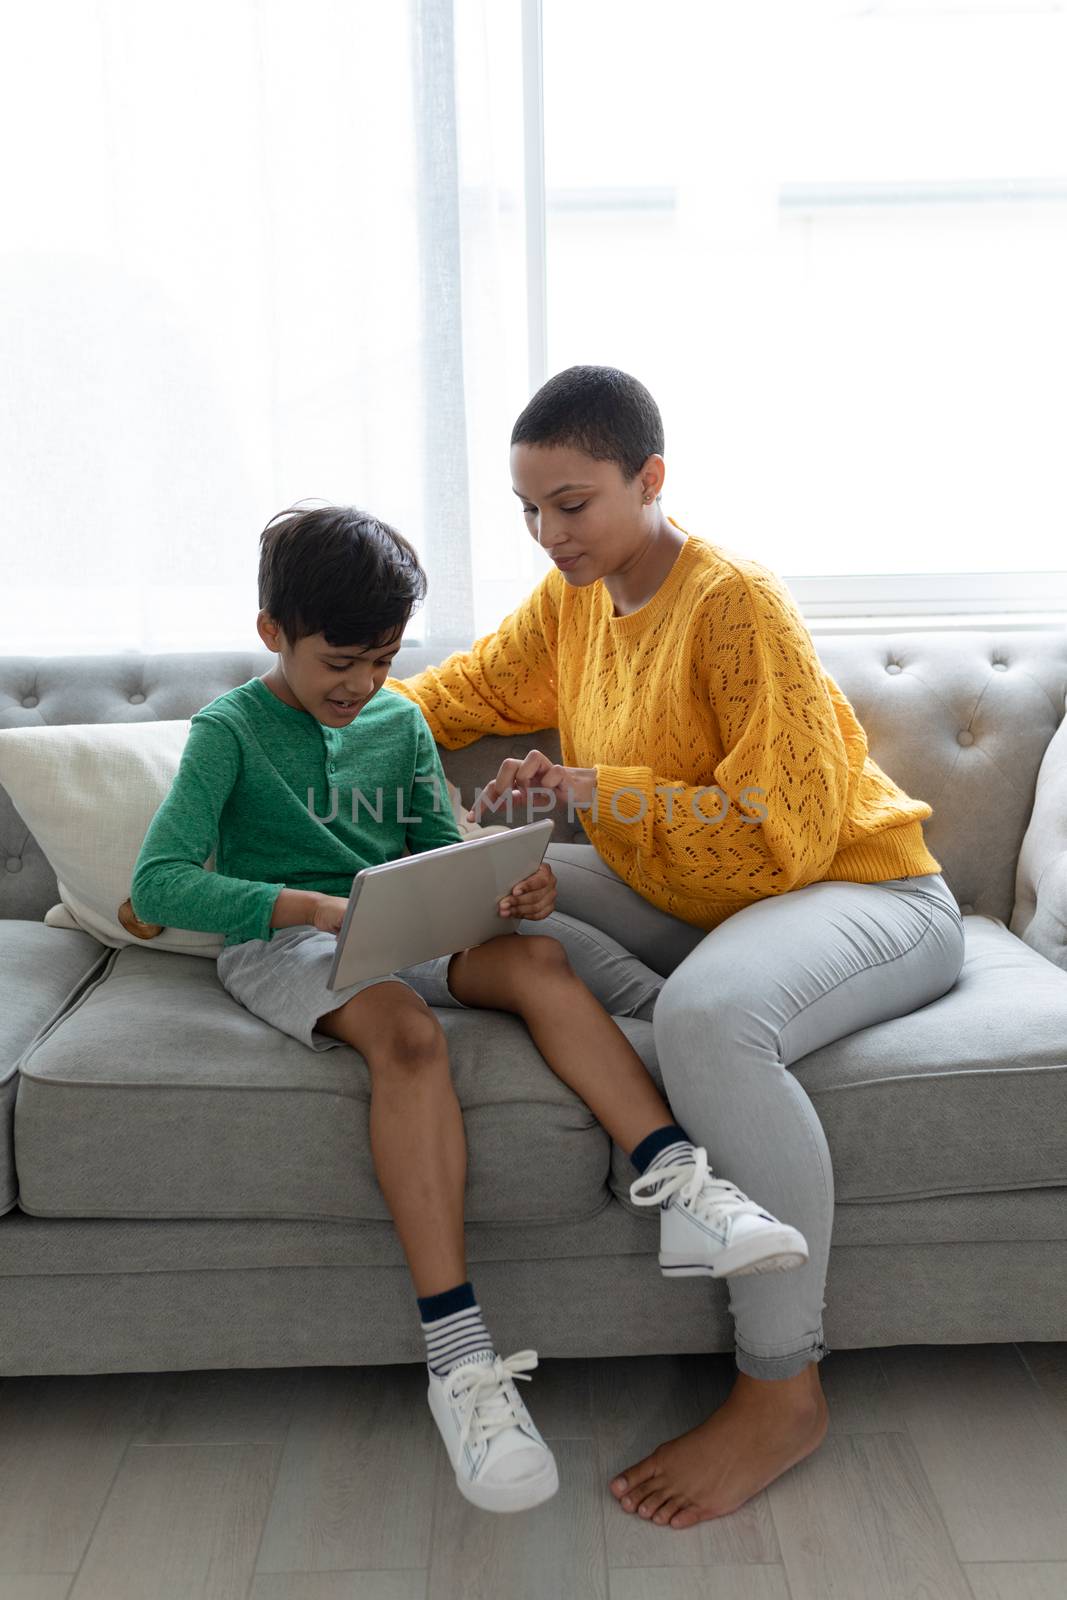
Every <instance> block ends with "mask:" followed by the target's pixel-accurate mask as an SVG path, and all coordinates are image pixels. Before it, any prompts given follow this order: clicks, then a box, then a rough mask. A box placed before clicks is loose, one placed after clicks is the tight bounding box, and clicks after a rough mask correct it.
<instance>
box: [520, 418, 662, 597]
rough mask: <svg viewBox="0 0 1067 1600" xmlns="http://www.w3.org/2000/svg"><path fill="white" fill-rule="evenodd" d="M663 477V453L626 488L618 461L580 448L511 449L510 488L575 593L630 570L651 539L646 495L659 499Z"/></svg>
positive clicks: (537, 446)
mask: <svg viewBox="0 0 1067 1600" xmlns="http://www.w3.org/2000/svg"><path fill="white" fill-rule="evenodd" d="M665 476H666V468H665V464H664V460H663V457H662V456H659V455H652V456H649V458H648V460H647V461H646V462H645V464H644V466H643V467H642V469H641V471H640V472H639V473H638V474H637V476H636V477H634V478H631V480H630V482H629V483H627V481H626V479H625V478H624V476H623V473H622V468H621V467H620V466H619V463H618V462H617V461H597V460H596V459H595V458H594V457H593V456H590V455H586V453H585V451H584V450H579V449H578V448H577V447H576V446H574V445H540V444H516V445H512V447H511V482H512V487H513V489H514V492H515V493H516V495H518V497H519V500H520V501H521V502H522V511H523V516H524V517H525V519H526V526H527V529H528V530H529V532H530V533H531V534H532V536H533V537H534V538H535V539H536V540H537V542H538V544H540V546H541V548H542V549H543V550H544V551H545V553H546V555H549V556H551V558H552V560H553V561H555V562H556V563H557V565H559V566H560V570H561V571H562V572H563V573H564V574H565V575H566V578H567V582H568V583H569V584H571V585H572V586H573V587H575V588H582V587H584V586H585V585H586V584H589V583H592V582H594V580H595V579H597V578H600V577H603V576H605V574H608V573H613V572H618V571H620V570H623V569H625V567H626V565H627V563H628V562H630V561H631V559H632V557H633V555H634V552H635V550H636V549H637V548H638V547H640V546H641V545H642V544H643V543H644V541H645V540H646V539H647V537H648V522H647V520H646V518H647V515H648V512H647V503H646V496H650V497H652V499H654V498H655V496H656V495H657V494H659V491H660V489H661V487H662V485H663V480H664V477H665ZM567 558H574V560H573V565H567V564H565V563H566V561H567Z"/></svg>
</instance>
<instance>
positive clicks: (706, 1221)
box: [630, 1146, 808, 1278]
mask: <svg viewBox="0 0 1067 1600" xmlns="http://www.w3.org/2000/svg"><path fill="white" fill-rule="evenodd" d="M654 1185H658V1193H653V1194H642V1193H641V1192H640V1191H641V1190H642V1189H644V1188H646V1187H649V1188H651V1187H653V1186H654ZM668 1197H669V1201H668ZM630 1199H631V1200H632V1201H633V1202H634V1204H635V1205H638V1206H655V1205H659V1206H663V1209H662V1210H661V1211H660V1216H659V1264H660V1270H661V1271H662V1272H663V1275H664V1277H666V1278H697V1277H700V1276H701V1275H706V1276H707V1277H709V1278H739V1277H742V1276H743V1275H744V1274H745V1273H746V1272H781V1271H784V1270H786V1269H787V1268H789V1267H800V1266H803V1264H804V1262H805V1261H806V1260H807V1259H808V1241H807V1240H806V1239H805V1237H804V1235H803V1234H802V1233H799V1232H798V1231H797V1229H796V1228H792V1227H790V1226H789V1224H788V1223H786V1222H779V1221H778V1218H777V1217H772V1216H771V1215H770V1213H769V1212H767V1211H764V1210H763V1208H762V1207H761V1206H758V1205H757V1204H756V1202H755V1201H754V1200H750V1199H749V1198H748V1196H747V1195H745V1194H742V1192H741V1190H740V1189H739V1188H738V1187H737V1185H736V1184H735V1183H727V1182H726V1180H725V1179H723V1178H713V1177H712V1176H711V1169H710V1168H709V1166H708V1154H707V1151H706V1150H704V1149H703V1148H702V1147H700V1146H698V1147H696V1160H695V1162H694V1161H672V1162H669V1163H668V1164H667V1165H666V1166H662V1167H654V1168H652V1170H651V1171H649V1172H644V1173H642V1174H641V1176H640V1177H639V1178H635V1180H634V1182H633V1183H632V1184H631V1185H630ZM664 1201H668V1203H667V1204H666V1205H663V1202H664Z"/></svg>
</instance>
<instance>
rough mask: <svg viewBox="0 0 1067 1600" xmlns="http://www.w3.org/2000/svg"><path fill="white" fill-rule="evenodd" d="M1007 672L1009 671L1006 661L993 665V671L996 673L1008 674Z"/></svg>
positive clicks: (996, 662) (995, 662)
mask: <svg viewBox="0 0 1067 1600" xmlns="http://www.w3.org/2000/svg"><path fill="white" fill-rule="evenodd" d="M1007 670H1008V663H1007V662H1006V661H994V663H993V671H994V672H1007Z"/></svg>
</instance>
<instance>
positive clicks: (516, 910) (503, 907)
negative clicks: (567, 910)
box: [500, 861, 556, 922]
mask: <svg viewBox="0 0 1067 1600" xmlns="http://www.w3.org/2000/svg"><path fill="white" fill-rule="evenodd" d="M555 905H556V874H555V873H554V872H553V871H552V868H551V867H550V866H549V864H548V862H547V861H542V863H541V865H540V866H539V867H538V869H537V871H536V872H535V873H533V874H531V876H530V877H529V878H523V880H522V882H521V883H517V884H516V885H515V887H514V888H513V889H512V891H511V894H510V895H507V896H506V897H505V898H504V899H503V900H501V902H500V914H501V916H503V917H520V918H522V917H530V918H532V919H533V920H534V921H535V922H538V921H540V919H541V918H542V917H549V916H551V915H552V912H553V910H554V909H555Z"/></svg>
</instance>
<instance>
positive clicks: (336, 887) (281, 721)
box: [131, 506, 803, 1511]
mask: <svg viewBox="0 0 1067 1600" xmlns="http://www.w3.org/2000/svg"><path fill="white" fill-rule="evenodd" d="M425 592H426V577H425V574H424V573H423V571H422V568H421V567H420V565H419V562H418V558H417V555H416V553H415V551H414V549H413V548H412V546H411V545H410V544H409V543H408V542H407V540H406V539H404V538H403V537H402V536H401V535H400V534H399V533H397V532H396V531H395V530H394V529H392V528H390V527H389V526H387V525H386V524H385V523H383V522H380V521H378V520H377V519H376V518H374V517H372V516H369V515H367V514H366V513H364V512H361V511H359V510H357V509H355V508H353V507H344V506H327V507H322V508H314V509H310V510H305V509H300V508H298V507H291V508H290V509H289V510H287V511H285V512H282V513H280V514H279V515H278V516H277V517H274V518H272V519H271V521H270V522H269V523H268V524H267V527H266V528H265V529H264V531H263V534H262V535H261V539H260V564H259V600H260V607H261V609H260V612H259V615H258V618H257V628H258V630H259V634H260V637H261V638H262V639H263V641H264V643H265V644H266V645H267V647H268V648H269V649H270V650H272V651H273V652H274V653H275V654H276V655H277V657H278V661H277V664H276V665H275V667H274V668H273V669H272V670H271V671H270V672H269V673H268V674H267V675H266V676H265V677H263V678H258V677H257V678H252V679H250V680H249V681H248V682H247V683H245V684H242V685H241V686H240V687H239V688H236V689H232V690H230V691H229V692H227V693H225V694H222V695H219V696H218V697H217V698H216V699H215V700H213V701H212V702H211V703H210V704H209V705H207V706H205V707H204V708H203V709H202V710H201V711H199V712H197V713H196V715H195V716H194V717H193V718H192V720H191V724H190V729H189V738H188V742H187V744H186V747H185V749H184V751H183V754H182V761H181V765H180V768H179V771H178V773H177V775H176V777H175V781H174V784H173V786H172V788H171V791H170V793H169V794H168V795H167V797H166V799H165V800H164V802H163V804H162V805H161V806H160V808H159V810H158V812H157V813H156V815H155V817H154V818H153V820H152V823H151V825H150V827H149V829H148V832H147V834H146V836H145V840H144V843H143V845H142V848H141V851H140V854H139V856H138V860H137V864H136V867H135V870H134V876H133V883H132V888H131V900H132V903H133V910H134V912H135V914H136V915H137V916H138V917H139V918H141V919H142V920H143V921H145V922H156V923H162V924H164V925H167V926H171V927H183V928H192V929H202V930H208V931H217V932H222V933H225V935H226V940H225V945H224V948H223V950H222V951H221V952H220V955H219V958H218V974H219V978H220V981H221V982H222V984H223V986H224V987H225V988H226V990H227V992H228V993H230V994H231V995H233V997H234V998H235V999H237V1000H238V1001H240V1003H241V1004H243V1005H244V1006H245V1007H247V1009H249V1010H250V1011H252V1012H254V1013H255V1014H256V1015H257V1016H259V1017H261V1018H263V1019H264V1020H265V1021H267V1022H269V1023H271V1024H272V1025H273V1026H274V1027H276V1028H279V1029H281V1030H282V1031H283V1032H286V1033H289V1034H291V1035H292V1036H293V1037H294V1038H298V1039H300V1040H301V1041H302V1042H303V1043H304V1044H306V1045H308V1046H309V1047H310V1048H312V1049H315V1050H324V1049H330V1048H334V1047H335V1046H336V1045H337V1044H340V1043H344V1044H348V1045H349V1046H350V1047H351V1048H352V1049H354V1050H357V1051H358V1052H359V1053H360V1054H361V1055H362V1056H363V1058H364V1060H365V1061H366V1064H367V1068H368V1071H369V1073H370V1079H371V1123H370V1127H371V1147H372V1153H373V1158H374V1167H375V1173H376V1175H377V1178H378V1181H379V1184H380V1186H381V1190H382V1194H383V1196H384V1198H385V1200H386V1203H387V1204H388V1206H389V1209H390V1212H391V1214H392V1217H393V1220H394V1222H395V1224H396V1228H397V1232H398V1233H399V1235H400V1239H401V1243H402V1245H403V1248H404V1252H405V1256H406V1258H407V1262H408V1265H409V1268H410V1270H411V1274H412V1278H413V1280H414V1285H415V1290H416V1295H417V1302H418V1307H419V1311H420V1314H421V1321H422V1327H423V1332H424V1334H425V1337H426V1346H427V1365H428V1369H429V1389H428V1398H429V1402H430V1408H431V1411H432V1413H433V1416H434V1418H435V1421H436V1423H437V1426H438V1428H439V1430H440V1432H441V1436H442V1438H443V1440H444V1442H445V1445H446V1448H447V1449H448V1452H449V1457H450V1460H451V1462H452V1465H453V1467H454V1469H455V1474H456V1482H457V1484H458V1486H459V1489H460V1492H461V1493H462V1494H463V1495H465V1497H466V1498H467V1499H468V1500H470V1501H471V1502H472V1503H473V1504H475V1505H477V1506H480V1507H482V1508H483V1509H485V1510H492V1511H517V1510H523V1509H526V1508H528V1507H530V1506H534V1505H537V1504H539V1503H540V1502H541V1501H543V1500H546V1499H548V1498H549V1497H550V1496H551V1495H553V1494H554V1493H555V1492H556V1489H557V1488H558V1476H557V1471H556V1464H555V1460H554V1458H553V1456H552V1452H551V1451H550V1450H549V1448H548V1446H547V1445H546V1444H545V1442H544V1440H543V1438H542V1437H541V1434H540V1433H539V1431H538V1429H537V1428H536V1426H535V1425H534V1423H533V1421H532V1419H531V1417H530V1415H529V1412H528V1411H527V1409H526V1406H525V1404H524V1402H523V1400H522V1398H521V1395H520V1394H519V1392H518V1390H517V1388H516V1385H515V1382H514V1381H513V1380H514V1379H515V1378H516V1377H521V1376H523V1375H524V1374H523V1370H522V1369H531V1368H533V1367H536V1365H537V1356H536V1353H535V1352H534V1351H532V1350H526V1351H521V1352H519V1353H518V1354H517V1355H514V1356H512V1357H509V1358H508V1359H507V1360H504V1359H502V1358H501V1357H500V1356H498V1355H497V1354H496V1351H495V1348H494V1345H493V1341H492V1339H491V1337H490V1335H489V1331H488V1329H487V1328H486V1325H485V1323H484V1321H483V1319H482V1316H481V1311H480V1308H479V1306H478V1303H477V1300H476V1299H475V1297H474V1291H473V1286H472V1284H471V1283H470V1281H469V1280H468V1278H467V1269H466V1260H465V1253H464V1243H463V1191H464V1185H465V1177H466V1144H465V1138H464V1131H463V1119H462V1114H461V1111H460V1107H459V1104H458V1101H457V1100H456V1096H455V1092H454V1090H453V1087H452V1083H451V1078H450V1074H449V1065H448V1053H447V1048H446V1043H445V1036H444V1033H443V1030H442V1028H441V1026H440V1024H439V1022H438V1021H437V1019H436V1017H435V1016H434V1012H433V1010H432V1009H431V1008H432V1007H434V1006H460V1007H465V1006H473V1007H488V1008H491V1009H496V1010H502V1011H510V1012H513V1013H514V1014H516V1015H518V1016H521V1017H522V1018H523V1019H524V1021H525V1022H526V1024H527V1027H528V1028H529V1030H530V1033H531V1035H532V1037H533V1039H534V1042H535V1043H536V1044H537V1046H538V1049H539V1050H540V1052H541V1054H542V1055H543V1057H544V1059H545V1061H546V1062H547V1063H548V1065H549V1066H550V1067H551V1068H552V1070H553V1071H554V1072H556V1073H557V1074H558V1075H559V1076H560V1077H561V1078H562V1079H563V1081H564V1082H566V1083H568V1084H569V1085H570V1086H571V1087H572V1088H573V1089H574V1090H575V1092H576V1093H577V1094H579V1095H580V1096H581V1098H582V1099H583V1100H584V1101H585V1102H586V1103H587V1104H588V1105H589V1106H590V1108H591V1110H592V1111H593V1112H594V1114H595V1115H596V1116H597V1117H598V1119H599V1120H600V1121H601V1122H602V1124H603V1125H604V1127H605V1128H607V1130H608V1131H609V1132H610V1133H611V1135H612V1137H613V1138H614V1139H615V1140H616V1141H617V1142H618V1143H620V1144H621V1145H622V1146H623V1148H625V1149H626V1150H629V1151H631V1152H632V1160H633V1161H634V1164H635V1166H636V1167H637V1169H638V1171H639V1172H640V1173H641V1174H643V1175H644V1174H646V1173H648V1174H650V1175H652V1174H655V1175H656V1176H654V1177H650V1180H649V1181H650V1182H651V1183H652V1184H653V1186H654V1187H655V1189H656V1191H657V1192H656V1194H654V1195H652V1196H649V1197H648V1199H647V1201H646V1203H649V1204H654V1203H657V1200H658V1201H659V1203H660V1205H661V1208H662V1209H661V1243H662V1229H663V1227H664V1226H665V1224H664V1223H663V1222H662V1218H664V1217H665V1216H666V1214H667V1211H668V1210H670V1211H671V1214H672V1222H671V1224H670V1226H671V1228H672V1229H673V1230H674V1233H677V1231H678V1229H679V1228H680V1229H682V1230H683V1232H684V1233H685V1238H684V1249H685V1252H686V1261H687V1270H689V1269H690V1268H692V1270H700V1271H705V1272H708V1273H709V1274H710V1275H713V1276H725V1275H726V1272H727V1271H737V1270H755V1268H754V1265H753V1264H754V1263H755V1262H757V1261H759V1260H761V1259H769V1258H770V1256H771V1245H770V1244H768V1242H767V1239H766V1238H765V1237H764V1235H765V1234H766V1233H767V1226H766V1221H765V1219H764V1218H763V1215H762V1214H761V1213H760V1212H759V1209H758V1207H756V1206H755V1204H754V1203H753V1202H751V1201H748V1200H747V1199H746V1197H745V1196H743V1195H741V1194H740V1191H738V1190H737V1189H736V1187H735V1186H734V1185H732V1184H728V1183H724V1182H722V1181H718V1180H712V1179H711V1177H710V1176H709V1174H708V1173H707V1162H706V1157H705V1155H704V1152H703V1150H694V1148H693V1146H692V1145H691V1143H690V1142H689V1140H688V1139H687V1137H686V1135H685V1133H684V1131H683V1129H681V1128H680V1127H678V1126H677V1124H675V1123H674V1122H673V1121H672V1118H671V1113H670V1111H669V1109H668V1107H667V1106H666V1104H665V1102H664V1101H663V1100H662V1099H661V1097H660V1095H659V1094H658V1092H657V1091H656V1088H655V1085H654V1083H653V1082H652V1080H651V1079H650V1077H649V1076H648V1074H647V1072H646V1070H645V1067H644V1065H643V1063H642V1061H641V1059H640V1057H639V1056H638V1055H637V1054H636V1052H635V1051H634V1050H633V1049H632V1048H631V1047H630V1045H629V1043H628V1041H627V1040H626V1038H625V1036H624V1034H623V1033H622V1031H621V1030H620V1029H619V1028H618V1027H617V1026H616V1024H615V1023H614V1022H613V1021H612V1019H611V1017H610V1016H609V1015H608V1013H607V1012H606V1011H605V1010H604V1008H603V1007H602V1006H601V1005H600V1003H599V1001H598V1000H597V999H596V998H595V997H594V996H593V995H592V994H591V993H590V992H589V990H588V989H587V988H586V986H585V984H584V983H583V982H582V981H581V979H580V978H579V977H578V976H577V974H576V973H575V971H574V970H573V969H572V967H571V964H570V961H569V960H568V956H567V953H566V951H565V949H564V944H563V942H561V940H562V939H563V938H564V937H565V931H566V930H564V929H563V925H562V919H561V921H560V924H559V927H560V936H559V937H555V936H550V934H549V933H547V932H546V934H543V935H527V936H526V937H523V938H509V939H491V940H489V941H488V942H487V943H486V944H483V945H479V946H477V947H475V948H474V949H470V950H463V951H460V952H458V953H457V954H455V955H451V956H442V957H438V958H435V959H434V960H431V961H426V962H421V963H419V964H418V965H416V966H412V967H408V968H405V969H404V970H402V971H400V972H397V973H394V974H392V975H390V976H389V977H386V978H378V979H368V980H365V981H363V982H360V983H356V984H352V985H351V986H349V987H348V988H347V989H343V990H330V989H327V988H326V978H327V976H328V974H329V970H330V964H331V961H332V957H333V953H334V949H335V947H336V935H337V933H338V931H339V929H340V926H341V922H342V920H343V918H344V914H345V907H346V903H347V897H348V894H349V891H350V889H351V884H352V879H353V876H354V875H355V873H356V872H357V871H358V870H359V869H360V868H361V867H364V866H370V865H376V864H377V863H379V862H383V861H389V860H394V859H396V858H397V857H398V856H400V855H402V854H403V851H404V848H405V846H406V847H407V848H408V849H410V850H412V851H414V852H418V851H420V850H429V849H433V848H435V847H437V846H439V845H443V844H448V843H457V842H459V840H460V838H461V835H460V832H459V829H458V827H457V825H456V823H455V821H454V819H453V817H452V815H451V812H450V810H449V807H448V803H447V797H446V790H445V782H444V772H443V769H442V767H441V761H440V756H439V755H438V752H437V748H436V745H435V744H434V740H433V737H432V735H431V733H430V730H429V726H428V724H427V723H426V720H425V718H424V716H423V714H422V712H421V711H420V710H419V708H418V707H417V706H416V705H415V704H413V703H412V701H410V700H409V699H407V698H406V697H405V696H403V695H401V694H397V693H395V692H394V691H393V690H390V689H386V690H385V691H384V693H382V692H380V691H381V690H382V688H383V685H384V683H385V679H386V677H387V676H388V673H389V668H390V665H391V663H392V661H393V660H394V658H395V655H396V652H397V650H398V649H399V646H400V641H401V637H402V635H403V632H404V629H405V627H406V625H407V622H408V620H409V618H410V615H411V613H412V610H413V609H414V607H415V606H416V605H417V604H418V603H419V602H420V601H421V600H422V599H423V597H424V596H425ZM323 780H324V781H323ZM338 789H339V790H340V793H341V795H342V797H343V800H342V802H341V803H340V804H338V801H337V798H336V792H337V790H338ZM355 791H358V792H359V793H358V795H357V794H356V793H355ZM360 796H362V797H364V798H360ZM394 798H395V803H394ZM442 801H443V804H442ZM412 818H414V819H415V820H414V821H412ZM379 819H380V820H379ZM213 847H214V848H215V850H216V862H215V871H214V872H207V871H205V870H204V869H203V867H202V863H203V862H204V860H205V859H207V857H208V855H209V853H210V852H211V850H212V848H213ZM509 898H510V899H511V900H512V901H513V905H512V906H510V907H508V908H506V909H505V908H504V907H503V903H502V910H501V914H502V915H507V914H514V915H517V916H520V917H523V918H528V919H531V920H544V919H545V918H548V917H549V916H550V915H551V913H552V908H553V905H554V902H555V878H554V874H553V872H552V869H551V867H550V866H549V865H548V864H547V863H542V865H541V867H540V868H539V869H538V870H537V872H535V873H534V874H533V875H532V876H531V877H530V878H529V879H527V880H525V881H524V882H522V883H519V884H516V885H515V887H514V889H513V890H512V892H511V896H510V897H509ZM521 931H523V932H525V931H526V930H521ZM587 931H588V933H589V934H591V935H595V930H592V929H590V930H587ZM603 938H604V941H605V944H611V943H612V941H609V940H607V938H606V936H603ZM614 948H615V950H617V951H618V954H619V956H620V957H625V956H626V955H627V953H626V952H625V951H623V950H622V948H621V946H615V947H614ZM652 976H654V975H652ZM660 1174H662V1176H661V1177H660V1176H659V1175H660ZM661 1188H662V1191H663V1194H664V1195H668V1194H669V1196H670V1198H669V1199H663V1198H662V1197H661V1196H660V1194H659V1190H660V1189H661ZM635 1198H636V1196H635ZM724 1207H726V1208H728V1209H729V1210H730V1211H731V1213H732V1215H734V1216H737V1215H738V1214H743V1221H744V1222H745V1223H746V1224H748V1225H749V1228H750V1237H749V1238H748V1241H747V1254H745V1255H744V1259H743V1260H740V1259H736V1256H737V1252H736V1250H735V1251H734V1252H733V1255H734V1258H735V1259H733V1260H731V1261H729V1262H726V1261H725V1260H724V1259H723V1258H724V1252H723V1251H722V1249H721V1246H722V1243H723V1235H722V1232H721V1230H720V1231H716V1226H715V1225H716V1222H717V1220H718V1218H719V1216H721V1214H722V1211H723V1208H724ZM733 1237H734V1239H735V1240H736V1239H737V1237H738V1236H737V1233H736V1229H735V1232H734V1235H733ZM776 1237H777V1238H778V1241H779V1242H778V1243H777V1245H776V1246H775V1248H776V1249H777V1250H779V1251H780V1250H781V1248H782V1246H781V1242H780V1239H781V1235H780V1231H779V1233H778V1235H777V1236H776ZM796 1237H797V1239H798V1240H799V1242H800V1245H801V1246H802V1245H803V1240H802V1238H801V1236H800V1235H797V1236H796ZM672 1240H673V1242H674V1244H675V1247H676V1248H677V1244H678V1240H677V1239H676V1238H674V1236H673V1234H672ZM742 1243H744V1241H742ZM675 1259H677V1257H675ZM798 1259H799V1257H798ZM724 1268H725V1270H724Z"/></svg>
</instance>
